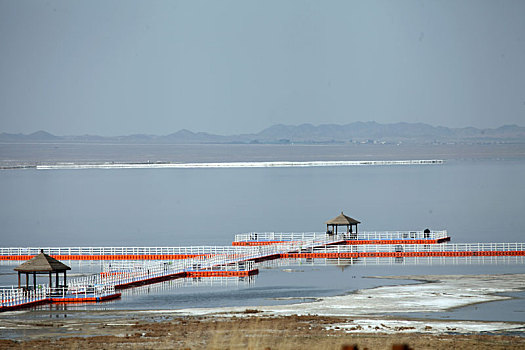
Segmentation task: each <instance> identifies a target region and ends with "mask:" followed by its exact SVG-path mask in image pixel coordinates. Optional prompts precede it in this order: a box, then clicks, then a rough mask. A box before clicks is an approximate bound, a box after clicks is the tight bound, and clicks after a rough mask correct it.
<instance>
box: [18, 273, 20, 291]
mask: <svg viewBox="0 0 525 350" xmlns="http://www.w3.org/2000/svg"><path fill="white" fill-rule="evenodd" d="M18 288H20V271H18Z"/></svg>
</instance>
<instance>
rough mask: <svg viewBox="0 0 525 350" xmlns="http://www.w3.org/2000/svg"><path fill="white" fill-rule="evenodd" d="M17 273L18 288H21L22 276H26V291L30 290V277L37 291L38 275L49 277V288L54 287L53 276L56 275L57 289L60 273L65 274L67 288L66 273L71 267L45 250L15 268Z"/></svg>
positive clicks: (64, 284)
mask: <svg viewBox="0 0 525 350" xmlns="http://www.w3.org/2000/svg"><path fill="white" fill-rule="evenodd" d="M14 270H15V271H18V288H20V287H21V275H22V274H25V275H26V286H25V288H26V289H29V275H31V274H32V275H33V288H34V289H36V275H37V274H40V275H42V274H46V275H49V287H50V288H52V287H53V278H52V274H53V273H54V274H55V288H58V287H59V286H60V283H59V281H60V279H59V275H58V274H59V273H62V272H63V273H64V278H63V284H62V286H66V282H67V280H66V271H67V270H71V267H69V266H67V265H66V264H64V263H62V262H60V261H58V260H57V259H55V258H53V257H51V256H49V255H47V254H45V253H44V251H43V250H40V254H38V255H37V256H35V257H33V258H32V259H31V260H28V261H26V262H25V263H23V264H21V265H20V266H18V267H15V268H14Z"/></svg>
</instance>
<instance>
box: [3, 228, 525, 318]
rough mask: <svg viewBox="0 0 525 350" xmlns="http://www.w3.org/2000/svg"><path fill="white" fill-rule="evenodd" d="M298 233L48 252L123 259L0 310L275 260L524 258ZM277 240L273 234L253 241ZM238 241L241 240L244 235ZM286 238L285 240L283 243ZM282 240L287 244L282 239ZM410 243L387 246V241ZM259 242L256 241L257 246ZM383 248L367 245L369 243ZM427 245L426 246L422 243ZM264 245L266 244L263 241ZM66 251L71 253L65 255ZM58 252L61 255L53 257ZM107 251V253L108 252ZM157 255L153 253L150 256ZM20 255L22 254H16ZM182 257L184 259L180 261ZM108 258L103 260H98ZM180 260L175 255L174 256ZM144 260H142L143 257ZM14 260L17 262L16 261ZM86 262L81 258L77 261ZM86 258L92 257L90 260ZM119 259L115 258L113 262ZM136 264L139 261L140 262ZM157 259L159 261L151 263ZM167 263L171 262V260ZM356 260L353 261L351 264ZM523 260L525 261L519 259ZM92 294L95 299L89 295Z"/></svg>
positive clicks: (486, 247)
mask: <svg viewBox="0 0 525 350" xmlns="http://www.w3.org/2000/svg"><path fill="white" fill-rule="evenodd" d="M294 235H296V234H289V236H286V237H285V236H282V235H281V236H278V237H277V239H278V242H279V243H274V244H264V245H255V246H251V245H246V246H233V247H213V246H207V247H102V248H93V247H87V248H85V247H78V248H44V251H46V250H47V252H49V253H50V255H52V256H54V257H57V256H66V258H65V259H68V258H67V257H69V258H70V259H71V257H82V256H88V257H90V259H89V260H95V259H94V258H95V257H97V258H98V260H108V257H114V256H118V257H120V258H119V259H118V260H119V261H116V262H112V263H111V264H108V265H107V266H106V267H105V268H104V271H103V272H102V273H99V274H94V275H91V276H87V277H81V278H76V279H70V280H69V281H68V288H67V289H63V290H62V295H59V294H57V291H56V290H55V291H52V290H48V289H46V287H44V288H43V289H42V290H36V291H23V290H22V289H18V288H11V289H7V290H5V289H4V290H0V292H1V296H2V298H1V304H0V311H2V310H9V309H13V308H21V307H27V306H31V305H35V304H37V303H45V302H61V303H65V302H87V301H102V300H107V299H111V298H117V297H118V296H120V294H119V293H116V292H115V289H123V288H129V287H134V286H139V285H144V284H151V283H157V282H161V281H166V280H170V279H175V278H184V277H198V278H200V277H220V276H240V277H247V276H251V275H254V274H257V273H258V269H257V268H256V265H255V264H256V263H257V262H262V261H269V260H275V259H372V258H375V259H383V258H387V259H398V260H394V261H396V262H398V261H402V260H399V259H404V258H423V257H429V258H432V257H448V258H450V257H523V256H525V243H465V244H449V243H441V244H435V243H432V241H437V240H443V239H446V238H448V235H447V233H446V231H438V232H435V233H430V234H428V233H424V232H418V231H409V232H396V233H392V232H390V233H370V232H369V233H366V232H365V233H361V234H360V235H361V236H359V235H357V236H354V237H351V239H350V242H356V241H358V242H360V243H359V244H352V243H348V242H349V239H348V237H347V236H346V235H326V234H313V235H310V236H308V235H306V236H305V235H304V234H302V235H301V237H300V238H303V237H304V238H305V239H304V240H301V239H299V237H298V236H294ZM270 237H274V238H275V237H276V236H275V234H274V233H272V234H271V235H270V234H264V235H262V236H257V237H248V238H249V239H254V238H255V239H259V238H264V239H267V238H270ZM237 238H239V239H241V240H238V241H237V242H248V241H247V240H245V241H243V240H242V239H244V237H236V239H237ZM285 239H286V240H285ZM281 240H284V241H281ZM407 240H408V241H409V242H410V244H389V243H386V241H394V242H405V241H407ZM255 241H256V240H252V242H255ZM369 241H372V242H375V243H380V244H366V242H369ZM419 241H423V242H424V244H420V243H418V242H419ZM260 242H262V240H261V241H260ZM39 250H40V248H38V249H37V248H0V254H2V255H3V256H4V257H6V258H7V257H11V258H13V257H14V258H16V259H21V258H25V257H26V256H28V257H32V255H31V254H35V255H36V254H37V252H38V251H39ZM65 252H67V254H64V253H65ZM53 253H58V254H53ZM107 253H109V254H107ZM152 253H153V254H152ZM16 254H18V255H16ZM181 255H183V256H185V257H186V258H180V256H181ZM101 256H102V257H106V258H105V259H101V258H100V257H101ZM174 256H176V257H174ZM139 257H140V258H139ZM14 258H13V260H14ZM75 260H82V259H75ZM86 260H88V259H86ZM114 260H117V259H114ZM136 260H140V261H141V262H140V263H139V262H138V261H136ZM152 260H156V261H152ZM168 260H169V261H168ZM350 261H353V260H350ZM521 262H523V259H522V260H521ZM90 293H92V294H93V295H91V294H90Z"/></svg>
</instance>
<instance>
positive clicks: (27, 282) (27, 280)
mask: <svg viewBox="0 0 525 350" xmlns="http://www.w3.org/2000/svg"><path fill="white" fill-rule="evenodd" d="M28 289H29V272H26V290H28Z"/></svg>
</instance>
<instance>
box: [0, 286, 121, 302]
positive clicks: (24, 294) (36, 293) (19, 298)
mask: <svg viewBox="0 0 525 350" xmlns="http://www.w3.org/2000/svg"><path fill="white" fill-rule="evenodd" d="M111 294H115V286H113V285H87V284H84V285H81V284H74V285H71V286H68V287H58V288H50V287H49V286H47V285H42V284H41V285H38V286H37V288H36V289H25V288H17V287H14V286H12V287H7V288H5V287H4V288H0V298H1V299H0V306H1V307H2V308H3V307H14V306H20V305H24V304H29V303H33V302H38V301H46V300H48V299H49V298H63V299H66V298H67V299H78V298H88V297H90V298H99V297H104V296H107V295H111Z"/></svg>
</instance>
